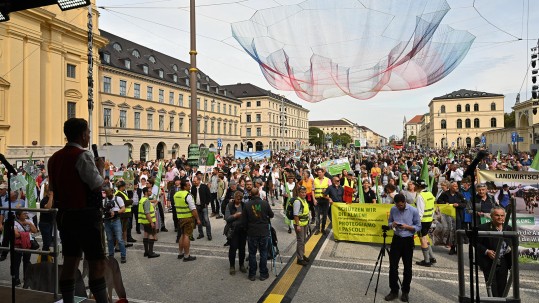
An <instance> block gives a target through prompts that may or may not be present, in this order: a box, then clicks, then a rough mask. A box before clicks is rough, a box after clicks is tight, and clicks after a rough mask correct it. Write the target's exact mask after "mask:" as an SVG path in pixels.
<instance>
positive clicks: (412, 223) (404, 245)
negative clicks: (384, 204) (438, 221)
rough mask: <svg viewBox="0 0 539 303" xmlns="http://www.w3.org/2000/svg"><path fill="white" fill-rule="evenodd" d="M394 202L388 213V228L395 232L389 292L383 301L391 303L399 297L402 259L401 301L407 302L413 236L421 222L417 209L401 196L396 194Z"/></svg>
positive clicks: (392, 244)
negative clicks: (400, 263) (390, 302)
mask: <svg viewBox="0 0 539 303" xmlns="http://www.w3.org/2000/svg"><path fill="white" fill-rule="evenodd" d="M394 200H395V206H393V207H392V208H391V210H390V211H389V220H388V226H389V227H390V228H392V229H393V230H394V231H395V234H394V235H393V240H392V241H391V249H390V251H389V287H390V288H391V292H390V293H389V294H388V295H387V296H385V298H384V299H385V300H386V301H392V300H395V299H396V298H397V297H398V296H399V282H398V280H399V260H400V259H401V258H402V264H403V265H404V273H403V279H402V287H401V289H402V295H401V301H402V302H408V294H409V293H410V283H412V258H413V256H414V234H415V233H416V232H418V231H420V230H421V220H420V219H419V213H418V211H417V209H416V208H415V207H413V206H411V205H409V204H407V203H406V198H405V197H404V195H403V194H396V195H395V198H394Z"/></svg>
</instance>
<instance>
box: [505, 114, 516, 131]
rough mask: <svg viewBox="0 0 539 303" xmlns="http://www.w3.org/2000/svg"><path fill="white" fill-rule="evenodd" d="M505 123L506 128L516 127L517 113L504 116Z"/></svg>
mask: <svg viewBox="0 0 539 303" xmlns="http://www.w3.org/2000/svg"><path fill="white" fill-rule="evenodd" d="M503 123H504V126H505V127H515V126H516V124H515V111H512V112H511V113H509V114H508V113H505V114H503Z"/></svg>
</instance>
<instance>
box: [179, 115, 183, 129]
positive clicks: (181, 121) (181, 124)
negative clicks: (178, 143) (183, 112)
mask: <svg viewBox="0 0 539 303" xmlns="http://www.w3.org/2000/svg"><path fill="white" fill-rule="evenodd" d="M180 131H181V132H183V118H180Z"/></svg>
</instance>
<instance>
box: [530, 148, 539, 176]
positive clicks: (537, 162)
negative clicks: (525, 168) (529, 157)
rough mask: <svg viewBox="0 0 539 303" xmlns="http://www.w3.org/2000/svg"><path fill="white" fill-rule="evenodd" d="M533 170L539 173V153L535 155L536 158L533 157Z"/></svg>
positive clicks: (531, 166)
mask: <svg viewBox="0 0 539 303" xmlns="http://www.w3.org/2000/svg"><path fill="white" fill-rule="evenodd" d="M530 168H531V169H534V170H535V171H539V151H538V152H536V153H535V157H533V162H532V165H530Z"/></svg>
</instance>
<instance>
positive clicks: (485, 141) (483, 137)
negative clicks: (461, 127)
mask: <svg viewBox="0 0 539 303" xmlns="http://www.w3.org/2000/svg"><path fill="white" fill-rule="evenodd" d="M481 143H482V144H485V143H487V137H486V136H482V137H481Z"/></svg>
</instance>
